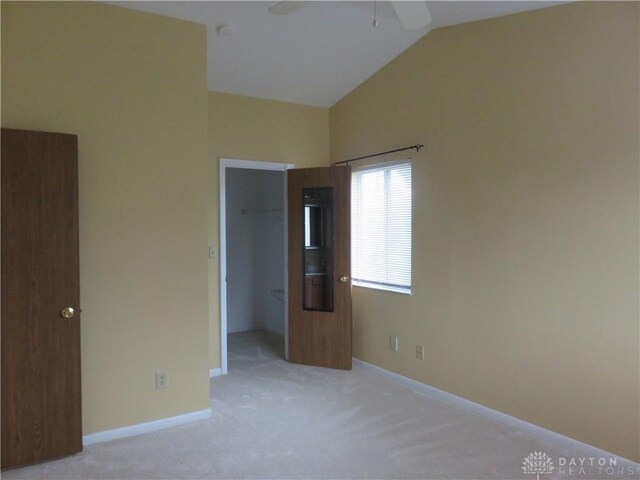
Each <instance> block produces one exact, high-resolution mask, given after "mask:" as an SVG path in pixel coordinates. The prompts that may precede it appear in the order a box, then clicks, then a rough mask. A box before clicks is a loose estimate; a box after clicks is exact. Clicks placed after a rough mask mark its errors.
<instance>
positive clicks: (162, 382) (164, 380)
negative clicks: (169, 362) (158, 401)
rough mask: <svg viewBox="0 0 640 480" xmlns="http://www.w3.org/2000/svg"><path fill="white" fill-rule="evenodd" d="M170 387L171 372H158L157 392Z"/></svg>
mask: <svg viewBox="0 0 640 480" xmlns="http://www.w3.org/2000/svg"><path fill="white" fill-rule="evenodd" d="M168 386H169V372H164V371H157V372H156V390H161V389H163V388H167V387H168Z"/></svg>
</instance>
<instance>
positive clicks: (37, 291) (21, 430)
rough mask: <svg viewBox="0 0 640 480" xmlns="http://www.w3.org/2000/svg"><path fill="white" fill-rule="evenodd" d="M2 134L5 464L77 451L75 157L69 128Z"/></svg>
mask: <svg viewBox="0 0 640 480" xmlns="http://www.w3.org/2000/svg"><path fill="white" fill-rule="evenodd" d="M1 142H2V173H1V177H2V468H7V467H13V466H17V465H23V464H28V463H34V462H39V461H42V460H46V459H49V458H54V457H60V456H64V455H70V454H72V453H76V452H79V451H81V450H82V420H81V410H80V409H81V396H80V395H81V394H80V284H79V256H78V160H77V137H76V136H75V135H63V134H57V133H43V132H30V131H24V130H10V129H5V128H3V129H2V137H1ZM65 307H71V308H73V309H74V315H73V316H72V317H71V318H64V317H63V316H62V310H63V309H64V308H65ZM68 314H69V312H67V315H68Z"/></svg>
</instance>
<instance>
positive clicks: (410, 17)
mask: <svg viewBox="0 0 640 480" xmlns="http://www.w3.org/2000/svg"><path fill="white" fill-rule="evenodd" d="M391 5H393V8H394V9H395V11H396V14H397V15H398V18H399V19H400V23H402V27H403V28H404V29H405V30H415V29H417V28H422V27H426V26H427V25H429V24H430V23H431V14H430V13H429V9H428V8H427V4H426V2H422V1H418V2H406V1H405V2H397V1H396V2H394V1H392V2H391Z"/></svg>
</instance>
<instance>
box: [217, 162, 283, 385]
mask: <svg viewBox="0 0 640 480" xmlns="http://www.w3.org/2000/svg"><path fill="white" fill-rule="evenodd" d="M294 167H295V165H294V164H293V163H282V162H263V161H257V160H239V159H235V158H224V157H221V158H220V373H221V374H222V375H226V374H227V187H226V169H227V168H245V169H251V170H275V171H280V172H286V171H287V170H289V169H291V168H294ZM284 187H285V188H284V198H283V202H284V203H283V206H284V238H283V239H282V240H283V242H284V251H285V255H284V305H285V309H284V352H285V353H284V354H285V358H286V357H287V356H288V351H289V348H288V346H289V332H288V320H289V318H288V316H289V315H288V312H287V305H288V288H287V285H288V265H287V255H286V252H287V214H286V212H287V188H286V178H285V185H284Z"/></svg>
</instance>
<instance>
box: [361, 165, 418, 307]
mask: <svg viewBox="0 0 640 480" xmlns="http://www.w3.org/2000/svg"><path fill="white" fill-rule="evenodd" d="M405 164H409V166H410V170H411V202H410V216H409V219H410V233H409V237H410V243H411V247H410V249H409V259H410V260H409V269H410V274H409V286H408V287H407V286H399V285H396V284H390V283H385V282H379V281H375V280H362V279H356V278H355V277H353V272H354V271H355V269H354V266H353V262H354V258H355V255H354V252H355V250H356V248H357V247H356V245H355V238H354V237H355V235H353V225H354V217H353V215H354V212H353V202H354V198H355V197H354V196H353V191H352V212H351V218H352V227H351V228H352V235H351V252H352V257H351V270H352V282H351V283H352V285H353V286H355V287H360V288H370V289H372V290H381V291H386V292H393V293H400V294H403V295H409V296H411V295H412V291H413V159H411V158H404V159H400V160H391V161H388V162H376V163H369V164H366V165H363V166H358V167H355V166H354V167H353V170H352V183H351V186H352V189H353V175H355V174H356V173H358V172H362V171H366V170H382V169H388V168H389V167H393V166H395V165H405ZM386 203H387V205H388V196H387V202H386Z"/></svg>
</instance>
